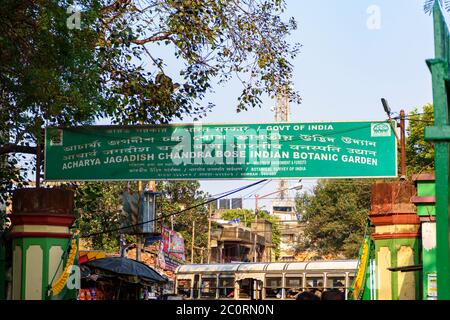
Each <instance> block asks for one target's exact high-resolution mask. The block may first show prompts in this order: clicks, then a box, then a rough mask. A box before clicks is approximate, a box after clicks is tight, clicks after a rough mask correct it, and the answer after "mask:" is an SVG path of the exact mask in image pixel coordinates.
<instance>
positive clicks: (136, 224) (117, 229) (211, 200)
mask: <svg viewBox="0 0 450 320" xmlns="http://www.w3.org/2000/svg"><path fill="white" fill-rule="evenodd" d="M265 181H267V179H264V180H260V181H257V182H255V183H252V184H250V185H247V186H243V187H241V188H237V189H234V190H232V191H230V192H228V193H226V194H224V195H222V196H220V197H216V198H213V199H209V200H207V201H204V202H202V203H199V204H196V205H194V206H191V207H189V208H186V209H183V210H181V211H177V212H174V213H170V214H165V215H161V216H159V217H157V218H155V219H151V220H148V221H143V222H139V223H135V224H130V225H127V226H123V227H120V228H113V229H108V230H103V231H101V232H94V233H90V234H87V235H81V236H80V238H90V237H94V236H98V235H102V234H106V233H111V232H115V231H120V230H125V229H129V228H133V227H137V226H140V225H144V224H147V223H150V222H153V221H158V220H161V219H164V218H167V217H170V216H174V215H178V214H181V213H183V212H186V211H189V210H192V209H195V208H198V207H201V206H204V205H206V204H208V203H211V202H214V201H217V200H219V199H221V198H224V197H227V196H229V195H232V194H234V193H237V192H239V191H242V190H245V189H248V188H251V187H253V186H256V185H258V184H261V183H263V182H265Z"/></svg>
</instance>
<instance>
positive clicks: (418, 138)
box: [406, 104, 434, 175]
mask: <svg viewBox="0 0 450 320" xmlns="http://www.w3.org/2000/svg"><path fill="white" fill-rule="evenodd" d="M408 119H409V123H408V128H407V135H408V136H407V139H406V165H407V168H408V172H409V174H410V175H411V174H416V173H421V172H427V171H433V170H434V144H433V142H431V141H425V127H427V126H432V125H433V123H434V112H433V105H432V104H426V105H424V106H423V107H422V112H421V113H419V111H418V109H417V108H416V109H415V110H414V111H413V112H412V113H410V114H409V115H408Z"/></svg>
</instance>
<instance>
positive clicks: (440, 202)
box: [425, 1, 450, 300]
mask: <svg viewBox="0 0 450 320" xmlns="http://www.w3.org/2000/svg"><path fill="white" fill-rule="evenodd" d="M433 18H434V36H435V57H436V58H435V59H433V60H428V61H427V63H428V66H429V68H430V71H431V73H432V80H433V102H434V116H435V126H434V127H429V128H426V129H425V139H426V140H431V141H434V143H435V171H436V253H437V257H436V269H437V291H438V299H439V300H450V247H449V241H450V237H449V218H450V216H449V205H450V203H449V199H450V193H449V183H450V180H449V178H450V177H449V161H450V154H449V142H450V134H449V130H448V129H449V117H448V115H449V110H448V108H449V106H448V93H447V82H448V79H449V57H450V50H449V42H450V35H449V32H448V28H447V24H446V22H445V19H444V16H443V14H442V11H441V7H440V5H439V1H436V2H435V5H434V8H433Z"/></svg>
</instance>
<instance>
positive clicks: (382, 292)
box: [370, 181, 421, 300]
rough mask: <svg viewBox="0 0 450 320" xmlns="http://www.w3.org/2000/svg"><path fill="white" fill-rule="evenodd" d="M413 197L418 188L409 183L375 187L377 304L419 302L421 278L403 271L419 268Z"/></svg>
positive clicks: (418, 234)
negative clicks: (400, 301)
mask: <svg viewBox="0 0 450 320" xmlns="http://www.w3.org/2000/svg"><path fill="white" fill-rule="evenodd" d="M414 195H415V187H414V185H413V184H411V183H410V182H408V181H402V182H393V183H377V184H374V185H373V186H372V208H371V213H370V220H371V221H372V224H373V225H374V226H375V231H374V233H373V234H372V238H373V240H374V243H375V263H376V277H377V279H376V288H377V290H376V292H377V299H378V300H417V299H420V293H421V292H420V274H419V273H418V272H417V271H412V272H404V271H401V270H402V268H403V267H413V266H416V265H418V264H419V258H420V220H419V218H418V216H417V214H416V210H415V206H414V204H412V203H411V198H412V197H413V196H414ZM393 268H397V270H398V271H397V270H390V269H393Z"/></svg>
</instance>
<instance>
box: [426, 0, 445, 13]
mask: <svg viewBox="0 0 450 320" xmlns="http://www.w3.org/2000/svg"><path fill="white" fill-rule="evenodd" d="M436 2H439V4H440V6H441V7H442V8H443V9H445V10H447V11H450V1H449V0H425V3H424V10H425V12H427V13H431V12H432V11H433V6H434V4H435V3H436Z"/></svg>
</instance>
